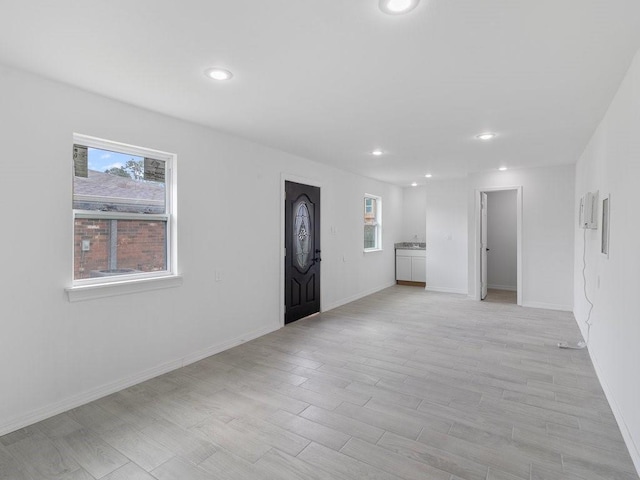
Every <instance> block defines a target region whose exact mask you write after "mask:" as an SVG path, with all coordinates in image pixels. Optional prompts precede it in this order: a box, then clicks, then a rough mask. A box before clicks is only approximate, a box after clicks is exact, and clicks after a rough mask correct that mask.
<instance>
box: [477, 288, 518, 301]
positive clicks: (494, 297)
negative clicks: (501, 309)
mask: <svg viewBox="0 0 640 480" xmlns="http://www.w3.org/2000/svg"><path fill="white" fill-rule="evenodd" d="M484 301H485V302H492V303H513V304H517V303H518V292H514V291H511V290H498V289H495V288H489V289H487V297H486V298H485V299H484Z"/></svg>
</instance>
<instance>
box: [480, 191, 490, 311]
mask: <svg viewBox="0 0 640 480" xmlns="http://www.w3.org/2000/svg"><path fill="white" fill-rule="evenodd" d="M480 202H481V204H480V259H481V261H480V278H481V280H480V288H481V294H480V299H481V300H484V299H485V298H487V250H488V248H487V194H486V193H484V192H480Z"/></svg>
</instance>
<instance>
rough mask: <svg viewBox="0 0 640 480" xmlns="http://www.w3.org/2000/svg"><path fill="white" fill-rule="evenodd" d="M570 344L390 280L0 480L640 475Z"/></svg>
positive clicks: (515, 310)
mask: <svg viewBox="0 0 640 480" xmlns="http://www.w3.org/2000/svg"><path fill="white" fill-rule="evenodd" d="M578 339H579V331H578V328H577V326H576V324H575V321H574V319H573V317H572V315H571V314H570V313H566V312H554V311H549V310H535V309H528V308H521V307H517V306H515V305H505V304H497V303H487V302H476V301H473V300H471V299H469V298H467V297H464V296H459V295H447V294H437V293H428V292H425V291H424V290H423V289H421V288H415V287H402V286H394V287H391V288H389V289H386V290H383V291H382V292H379V293H377V294H374V295H371V296H369V297H366V298H363V299H361V300H359V301H356V302H353V303H350V304H348V305H345V306H343V307H340V308H337V309H335V310H332V311H329V312H326V313H324V314H322V315H317V316H315V317H312V318H308V319H304V320H301V321H299V322H296V323H294V324H291V325H289V326H287V327H285V328H283V329H280V330H279V331H277V332H274V333H272V334H270V335H266V336H264V337H261V338H259V339H257V340H254V341H252V342H248V343H246V344H243V345H241V346H239V347H236V348H234V349H231V350H228V351H226V352H223V353H220V354H218V355H215V356H212V357H209V358H207V359H205V360H202V361H200V362H198V363H195V364H192V365H189V366H187V367H185V368H182V369H179V370H177V371H174V372H171V373H169V374H166V375H163V376H161V377H158V378H155V379H153V380H149V381H147V382H144V383H142V384H140V385H137V386H134V387H131V388H128V389H126V390H123V391H121V392H118V393H115V394H113V395H109V396H108V397H105V398H103V399H100V400H98V401H95V402H93V403H90V404H88V405H85V406H82V407H79V408H76V409H73V410H71V411H69V412H66V413H64V414H61V415H58V416H56V417H53V418H50V419H48V420H45V421H42V422H40V423H38V424H36V425H33V426H30V427H28V428H24V429H22V430H19V431H17V432H14V433H12V434H9V435H6V436H4V437H0V479H2V480H50V479H52V480H53V479H55V480H92V479H103V480H153V479H157V480H174V479H175V480H207V479H242V480H245V479H246V480H251V479H274V480H293V479H313V480H347V479H371V480H383V479H384V480H399V479H405V480H413V479H416V480H417V479H420V480H425V479H428V480H432V479H433V480H461V479H465V480H523V479H530V480H543V479H548V480H579V479H583V480H590V479H594V480H595V479H597V480H603V479H615V480H632V479H635V480H637V479H638V477H637V475H636V473H635V470H634V467H633V465H632V462H631V460H630V457H629V454H628V452H627V450H626V447H625V445H624V443H623V440H622V437H621V435H620V431H619V429H618V427H617V425H616V422H615V420H614V417H613V415H612V413H611V410H610V408H609V405H608V404H607V401H606V399H605V396H604V394H603V392H602V389H601V387H600V385H599V383H598V380H597V379H596V376H595V373H594V370H593V367H592V365H591V362H590V360H589V357H588V354H587V352H586V351H585V350H574V351H572V350H560V349H558V348H557V346H556V345H557V342H558V341H559V340H569V341H575V340H578Z"/></svg>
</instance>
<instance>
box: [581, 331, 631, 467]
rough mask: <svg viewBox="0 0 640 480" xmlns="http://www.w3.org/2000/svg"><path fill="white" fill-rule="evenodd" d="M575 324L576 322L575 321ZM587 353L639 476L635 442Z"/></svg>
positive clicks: (618, 408) (603, 380) (594, 358)
mask: <svg viewBox="0 0 640 480" xmlns="http://www.w3.org/2000/svg"><path fill="white" fill-rule="evenodd" d="M576 322H577V320H576ZM587 351H588V352H589V357H591V363H593V368H594V369H595V371H596V376H597V377H598V380H599V381H600V385H601V386H602V390H604V395H605V396H606V397H607V401H608V402H609V406H610V407H611V411H612V412H613V416H614V417H615V418H616V422H618V427H619V428H620V432H621V433H622V438H623V439H624V443H625V444H626V446H627V450H629V455H630V456H631V460H632V461H633V465H634V466H635V467H636V471H637V473H638V475H639V476H640V449H639V448H638V445H636V442H635V441H634V440H633V436H632V435H631V432H630V431H629V427H628V426H627V422H625V420H624V415H623V414H622V410H620V406H619V405H618V402H616V399H615V397H614V395H613V393H612V392H611V389H610V388H609V385H608V384H607V382H606V381H605V379H604V375H603V372H602V369H601V368H600V364H599V363H598V359H597V357H596V356H595V355H594V354H593V353H592V352H591V349H589V348H588V349H587Z"/></svg>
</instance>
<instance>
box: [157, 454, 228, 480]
mask: <svg viewBox="0 0 640 480" xmlns="http://www.w3.org/2000/svg"><path fill="white" fill-rule="evenodd" d="M151 474H152V475H153V477H154V478H156V479H157V480H214V479H216V477H215V476H214V475H212V474H211V473H210V472H207V471H206V470H204V469H202V468H200V467H198V466H196V465H194V464H193V463H191V462H187V461H186V460H184V459H182V458H180V457H173V458H172V459H171V460H169V461H167V462H165V463H163V464H162V465H160V466H159V467H158V468H156V469H154V470H152V471H151Z"/></svg>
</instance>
